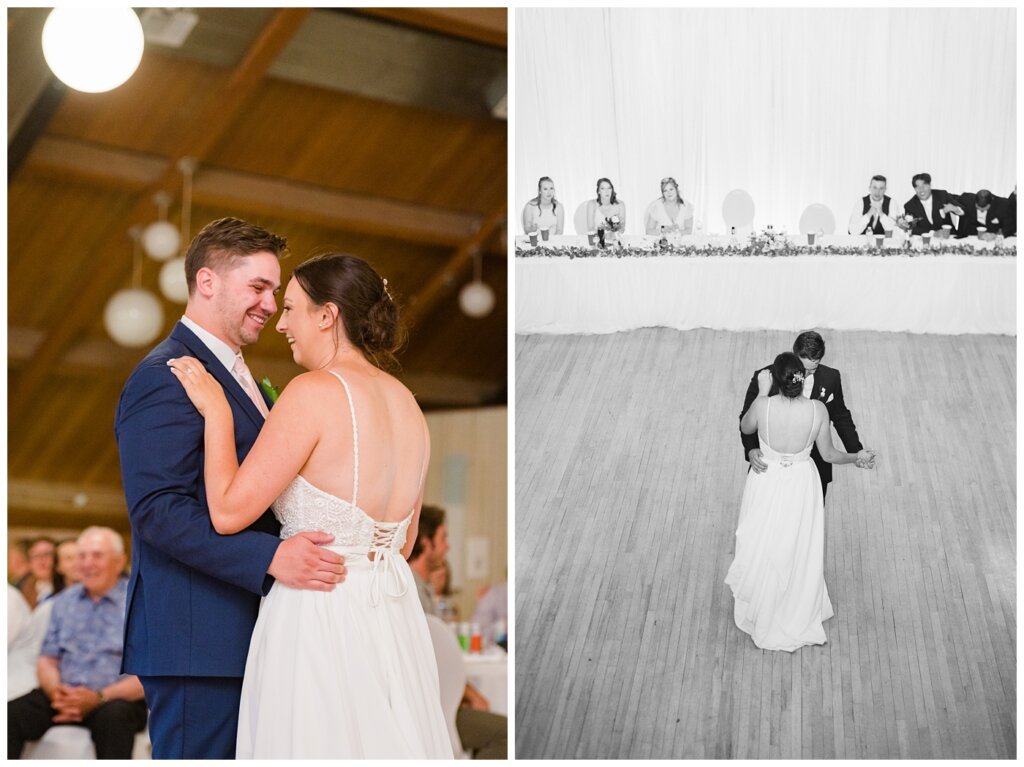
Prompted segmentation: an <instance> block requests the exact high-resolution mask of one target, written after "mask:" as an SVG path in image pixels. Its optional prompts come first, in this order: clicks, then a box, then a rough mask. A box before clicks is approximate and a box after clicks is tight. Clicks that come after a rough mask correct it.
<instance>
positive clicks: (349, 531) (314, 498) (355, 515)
mask: <svg viewBox="0 0 1024 767" xmlns="http://www.w3.org/2000/svg"><path fill="white" fill-rule="evenodd" d="M273 509H274V516H275V517H277V519H278V521H279V522H280V523H281V537H282V538H291V537H292V536H293V535H295V534H296V533H301V532H308V531H310V530H320V531H322V532H325V533H330V534H331V535H333V536H334V543H333V544H331V545H332V546H350V547H355V548H363V547H365V548H367V549H385V548H386V549H391V550H392V551H396V552H397V551H401V549H402V547H403V546H404V545H405V541H406V532H407V531H408V529H409V524H410V523H411V522H412V515H411V514H410V515H409V516H408V517H406V518H405V519H403V520H402V521H401V522H378V521H377V520H375V519H373V518H372V517H370V516H369V515H368V514H367V513H366V512H365V511H363V510H362V509H360V508H359V507H358V506H355V505H353V504H352V503H350V502H349V501H344V500H342V499H341V498H338V497H337V496H334V495H331V494H330V493H327V492H324V491H323V490H321V489H320V488H318V487H315V486H314V485H311V484H310V483H309V480H307V479H306V478H305V477H302V476H298V477H296V478H295V479H293V480H292V482H291V484H290V485H288V487H286V488H285V489H284V492H283V493H281V495H280V497H278V499H277V500H276V501H274V506H273Z"/></svg>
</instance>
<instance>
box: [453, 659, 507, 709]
mask: <svg viewBox="0 0 1024 767" xmlns="http://www.w3.org/2000/svg"><path fill="white" fill-rule="evenodd" d="M462 657H463V658H464V659H465V661H466V681H467V682H469V683H470V684H471V685H473V686H474V687H475V688H476V689H477V690H479V691H480V693H481V694H482V695H483V696H484V697H485V698H487V701H488V703H490V706H491V713H492V714H502V715H503V716H508V655H506V654H505V652H504V651H501V652H493V653H492V652H488V653H487V654H485V655H473V654H468V655H464V656H462Z"/></svg>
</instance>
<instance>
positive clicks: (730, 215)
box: [722, 189, 754, 231]
mask: <svg viewBox="0 0 1024 767" xmlns="http://www.w3.org/2000/svg"><path fill="white" fill-rule="evenodd" d="M722 219H723V220H724V221H725V225H726V226H728V227H733V226H734V227H736V229H737V231H738V230H741V229H746V227H752V226H753V225H754V198H753V197H751V196H750V193H749V192H747V191H746V190H744V189H733V190H732V191H731V192H729V194H727V195H726V196H725V199H724V200H722Z"/></svg>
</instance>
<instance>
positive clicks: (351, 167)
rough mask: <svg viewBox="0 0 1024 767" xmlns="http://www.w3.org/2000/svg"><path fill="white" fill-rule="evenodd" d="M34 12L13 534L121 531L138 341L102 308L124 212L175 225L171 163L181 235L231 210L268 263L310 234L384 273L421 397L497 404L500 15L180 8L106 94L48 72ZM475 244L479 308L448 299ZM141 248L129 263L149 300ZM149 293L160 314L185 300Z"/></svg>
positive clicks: (274, 353)
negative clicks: (186, 165) (183, 23)
mask: <svg viewBox="0 0 1024 767" xmlns="http://www.w3.org/2000/svg"><path fill="white" fill-rule="evenodd" d="M47 12H48V11H47V9H38V8H36V9H33V8H16V9H8V12H7V20H8V27H7V28H8V73H7V83H8V125H9V129H8V168H9V172H8V200H7V206H8V207H7V215H8V256H7V277H8V317H7V319H8V333H7V341H8V343H7V347H8V352H7V355H8V403H7V405H8V526H9V529H10V530H11V531H12V532H14V531H21V532H28V531H30V530H46V529H54V528H61V529H77V528H81V527H82V526H83V524H88V523H99V524H109V525H112V526H114V527H117V528H118V529H121V530H126V529H127V517H126V515H125V510H124V501H123V496H122V495H121V483H120V468H119V462H118V456H117V448H116V444H115V442H114V437H113V417H114V408H115V405H116V403H117V398H118V395H119V393H120V389H121V386H122V384H123V381H124V379H125V378H126V377H127V375H128V373H129V372H130V371H131V369H132V367H133V366H134V365H135V364H136V363H137V362H138V361H139V360H140V359H141V358H142V356H144V354H145V352H146V349H126V348H122V347H120V346H118V345H117V344H115V343H114V342H113V341H112V340H111V339H110V338H109V337H108V335H107V333H106V331H105V329H104V326H103V321H102V315H103V307H104V306H105V304H106V301H107V299H108V298H109V297H110V296H111V295H112V294H113V293H114V292H116V291H117V290H119V289H121V288H124V287H128V286H129V285H130V282H131V272H132V245H131V241H130V239H129V237H128V230H129V228H131V227H132V226H133V225H138V224H142V225H144V224H147V223H149V222H151V221H154V220H156V218H157V209H156V205H155V204H154V202H153V195H154V193H155V192H157V191H166V192H169V193H171V194H172V195H173V202H172V204H171V209H170V219H171V221H172V222H174V223H176V224H177V223H179V222H180V220H181V219H180V217H181V210H180V204H181V199H180V198H181V175H180V173H179V170H178V160H179V159H180V158H182V157H191V158H194V159H196V160H197V161H198V167H197V170H196V173H195V179H194V190H193V206H192V217H191V221H192V227H191V229H192V233H193V234H194V233H195V231H197V230H198V229H199V228H200V227H201V226H202V225H203V224H204V223H206V222H207V221H210V220H212V219H215V218H220V217H222V216H227V215H234V216H238V217H240V218H245V219H247V220H250V221H254V222H256V223H259V224H261V225H263V226H265V227H267V228H268V229H270V230H272V231H274V232H277V233H279V234H283V235H285V236H287V238H288V241H289V246H290V249H291V252H292V254H293V255H292V256H291V257H290V258H289V259H288V260H286V261H285V262H283V264H282V272H283V276H284V277H285V278H287V275H288V273H289V272H290V271H291V268H293V266H294V264H297V263H299V262H301V261H302V260H304V259H305V257H306V256H307V255H308V254H309V253H310V252H312V251H314V250H315V249H322V248H324V247H331V248H337V249H341V250H344V251H346V252H350V253H354V254H357V255H360V256H363V257H365V258H367V259H368V260H369V261H370V262H371V263H373V264H374V266H375V267H376V268H377V269H378V270H379V271H380V272H381V273H382V274H383V275H385V276H386V277H387V278H388V283H389V285H391V286H394V288H395V290H396V291H397V293H398V297H399V300H400V301H402V303H404V304H405V305H406V307H407V311H406V315H407V317H408V318H409V319H410V320H411V324H412V327H411V334H410V342H409V345H408V348H407V349H406V350H405V352H404V353H403V354H402V355H401V357H400V361H401V363H402V368H403V370H402V373H401V374H400V376H401V377H402V378H403V380H404V381H405V382H406V383H407V385H408V386H409V387H410V388H411V389H412V390H413V391H414V392H415V393H416V394H417V396H418V398H419V400H420V402H421V403H422V405H423V407H424V408H425V409H436V408H445V407H465V406H470V407H471V406H477V405H484V404H503V403H504V402H505V401H506V396H507V389H506V380H507V364H506V359H507V354H506V352H507V336H506V328H507V323H506V313H507V312H506V296H507V259H506V244H505V238H506V208H507V205H506V177H507V176H506V174H507V159H506V157H507V136H506V134H507V131H506V124H505V122H504V120H502V119H499V118H496V117H494V116H492V108H493V107H494V105H495V104H496V103H497V102H498V101H499V100H500V99H502V98H503V97H504V96H505V77H506V11H505V10H504V9H500V8H497V9H400V8H392V9H378V10H371V9H363V10H358V11H357V10H335V9H316V10H309V9H270V8H248V9H246V8H239V9H229V8H219V9H216V8H208V9H196V10H195V11H193V12H194V13H196V14H197V15H198V23H197V25H196V26H195V27H194V29H193V30H192V32H191V33H190V34H189V36H188V38H187V39H186V41H185V42H184V44H183V45H181V46H180V47H169V46H167V45H161V44H157V43H155V42H154V41H153V40H152V39H150V40H147V47H146V52H145V55H144V56H143V60H142V63H141V65H140V66H139V69H138V70H137V71H136V73H135V74H134V75H133V76H132V78H131V79H130V80H129V81H128V82H127V83H125V84H124V85H122V86H121V87H120V88H118V89H116V90H114V91H112V92H109V93H105V94H85V93H79V92H76V91H73V90H70V89H66V88H64V87H63V86H62V85H60V84H59V83H57V82H56V81H55V80H54V79H53V77H52V75H50V73H49V70H48V69H47V67H46V64H45V62H44V61H43V59H42V53H41V50H40V49H39V44H38V41H39V33H40V30H41V28H42V24H43V21H44V20H45V17H46V14H47ZM147 34H148V32H147ZM495 113H496V112H495ZM477 253H480V254H481V259H482V264H483V279H484V281H485V282H486V283H487V284H488V285H490V287H491V288H492V289H493V290H494V292H495V295H496V299H497V301H496V305H495V308H494V311H493V312H492V313H491V314H490V315H489V316H487V317H485V318H483V319H471V318H469V317H466V316H465V315H464V314H463V313H462V312H461V311H460V309H459V306H458V290H459V288H460V287H461V286H462V285H463V284H465V283H466V282H467V281H469V279H471V276H472V262H473V259H474V256H475V255H476V254H477ZM160 266H161V265H160V264H158V263H156V262H154V261H150V260H148V259H145V260H144V265H143V275H142V282H143V286H144V287H146V288H148V289H150V290H152V291H154V292H156V293H157V294H159V289H158V274H159V269H160ZM161 301H162V302H163V305H164V316H165V322H164V324H165V331H169V330H170V328H171V327H172V326H173V324H174V322H175V321H176V320H177V318H178V317H180V316H181V313H182V311H183V306H182V305H180V304H174V303H172V302H170V301H168V300H166V299H164V298H163V297H162V296H161ZM246 357H247V359H248V361H249V366H250V368H251V369H252V370H253V372H254V373H255V374H256V375H257V377H259V376H262V375H269V376H270V377H271V378H272V380H274V382H275V383H277V384H282V383H286V382H287V381H289V380H290V379H291V378H292V377H294V376H295V375H297V374H298V373H299V372H300V371H299V369H298V368H297V367H296V366H295V365H294V363H293V362H292V360H291V355H290V353H289V351H288V348H287V345H286V344H285V343H284V342H283V340H282V339H281V337H280V336H279V335H278V334H276V333H275V332H273V331H268V332H266V333H264V334H263V337H262V338H261V339H260V341H259V343H257V344H255V345H254V346H253V347H251V348H249V349H248V350H247V354H246Z"/></svg>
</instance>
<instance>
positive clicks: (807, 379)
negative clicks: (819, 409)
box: [803, 373, 814, 399]
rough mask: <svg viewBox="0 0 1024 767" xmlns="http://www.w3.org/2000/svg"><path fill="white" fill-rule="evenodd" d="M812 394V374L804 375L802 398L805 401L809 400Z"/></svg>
mask: <svg viewBox="0 0 1024 767" xmlns="http://www.w3.org/2000/svg"><path fill="white" fill-rule="evenodd" d="M813 392H814V373H804V391H803V396H804V397H806V398H807V399H810V398H811V394H812V393H813Z"/></svg>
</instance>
